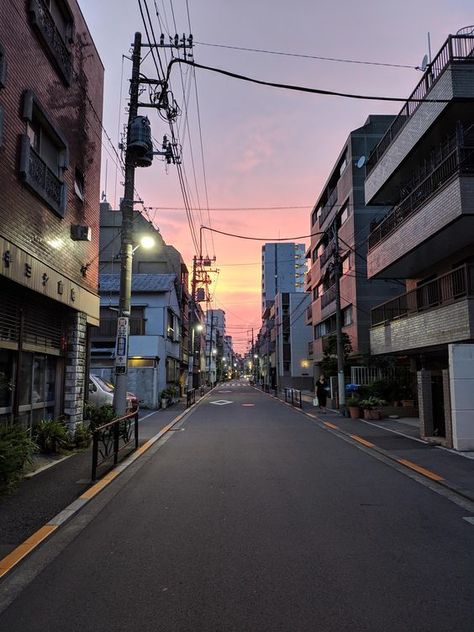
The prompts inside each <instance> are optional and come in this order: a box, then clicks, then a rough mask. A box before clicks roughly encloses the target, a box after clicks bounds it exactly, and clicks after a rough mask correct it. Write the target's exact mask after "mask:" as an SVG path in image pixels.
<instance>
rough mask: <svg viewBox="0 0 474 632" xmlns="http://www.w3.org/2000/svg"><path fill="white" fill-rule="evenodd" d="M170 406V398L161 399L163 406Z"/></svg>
mask: <svg viewBox="0 0 474 632" xmlns="http://www.w3.org/2000/svg"><path fill="white" fill-rule="evenodd" d="M167 406H168V400H167V399H162V400H161V408H166V407H167Z"/></svg>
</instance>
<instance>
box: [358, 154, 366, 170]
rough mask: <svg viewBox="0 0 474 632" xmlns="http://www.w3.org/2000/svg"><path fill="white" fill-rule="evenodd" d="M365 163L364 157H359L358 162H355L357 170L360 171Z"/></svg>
mask: <svg viewBox="0 0 474 632" xmlns="http://www.w3.org/2000/svg"><path fill="white" fill-rule="evenodd" d="M366 162H367V158H366V156H361V157H360V158H359V160H358V161H357V169H362V167H363V166H364V165H365V163H366Z"/></svg>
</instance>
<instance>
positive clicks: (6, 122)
mask: <svg viewBox="0 0 474 632" xmlns="http://www.w3.org/2000/svg"><path fill="white" fill-rule="evenodd" d="M103 74H104V69H103V66H102V63H101V61H100V59H99V56H98V53H97V51H96V49H95V46H94V42H93V41H92V38H91V36H90V34H89V31H88V28H87V25H86V23H85V21H84V18H83V16H82V13H81V11H80V8H79V6H78V3H77V1H76V0H49V1H48V2H46V1H45V0H31V1H30V2H24V0H10V1H9V2H1V3H0V190H1V192H2V195H1V198H0V296H1V299H0V418H1V419H3V420H10V419H14V420H15V421H18V422H20V423H22V424H24V425H25V426H32V425H34V424H35V423H37V422H38V421H39V420H41V419H43V418H47V417H57V416H59V415H63V416H64V418H65V420H66V423H67V425H68V427H69V429H70V430H71V431H73V430H74V428H75V424H76V423H77V422H78V421H81V420H82V412H83V402H84V396H85V387H86V375H87V360H88V358H87V340H88V336H89V331H90V328H91V327H93V326H95V325H97V324H98V322H99V297H98V293H97V281H98V257H97V254H98V244H99V209H98V200H99V194H100V182H99V174H100V155H101V135H102V123H101V117H102V91H103Z"/></svg>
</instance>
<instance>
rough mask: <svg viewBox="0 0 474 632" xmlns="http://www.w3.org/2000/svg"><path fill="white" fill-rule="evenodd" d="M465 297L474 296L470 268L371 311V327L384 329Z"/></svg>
mask: <svg viewBox="0 0 474 632" xmlns="http://www.w3.org/2000/svg"><path fill="white" fill-rule="evenodd" d="M468 296H474V265H464V266H461V267H459V268H456V269H455V270H452V271H451V272H448V273H447V274H443V275H442V276H440V277H438V278H437V279H434V280H433V281H429V282H428V283H424V284H423V285H420V286H419V287H417V288H416V289H415V290H411V291H410V292H406V293H405V294H402V295H401V296H397V298H395V299H392V300H390V301H387V302H386V303H383V304H382V305H378V306H377V307H374V308H373V309H372V312H371V322H372V327H376V326H378V325H387V324H388V323H390V322H392V321H393V320H398V319H400V318H408V317H409V316H413V315H414V314H419V313H420V312H426V311H429V310H432V309H436V308H437V307H442V306H443V305H449V304H450V303H453V302H455V301H457V300H459V299H461V298H465V297H468Z"/></svg>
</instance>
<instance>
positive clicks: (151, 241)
mask: <svg viewBox="0 0 474 632" xmlns="http://www.w3.org/2000/svg"><path fill="white" fill-rule="evenodd" d="M155 243H156V240H155V238H154V236H153V235H151V234H150V233H145V234H144V235H141V236H140V238H139V241H138V243H137V244H136V245H135V246H134V247H132V244H131V243H130V242H128V246H127V248H125V249H124V248H122V262H121V273H120V296H119V305H120V315H119V317H118V318H117V337H116V342H115V390H114V401H113V406H114V410H115V414H116V415H118V416H119V417H122V416H123V415H125V413H126V412H127V387H128V338H129V332H130V313H131V309H132V307H131V302H132V257H133V255H134V253H135V252H136V251H137V250H138V248H140V247H142V248H144V249H145V250H149V249H151V248H153V247H154V246H155Z"/></svg>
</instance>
